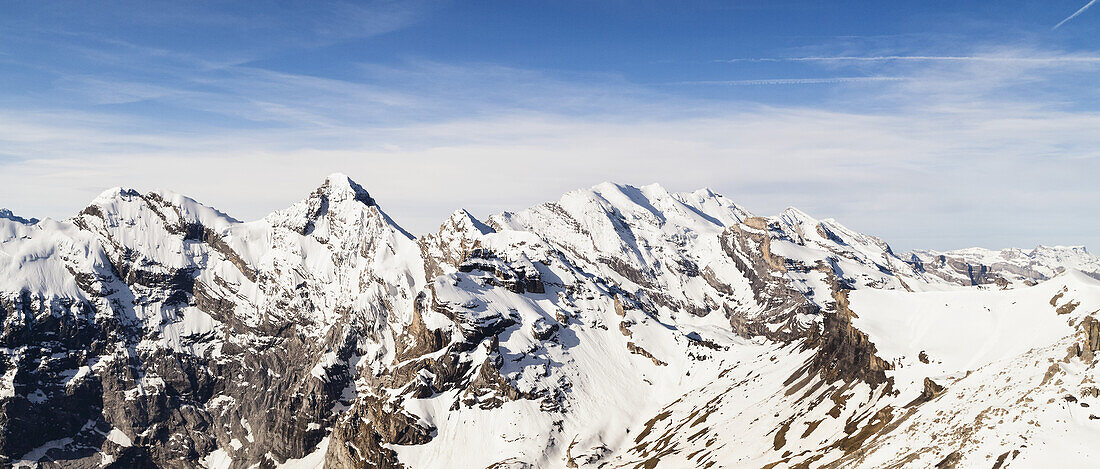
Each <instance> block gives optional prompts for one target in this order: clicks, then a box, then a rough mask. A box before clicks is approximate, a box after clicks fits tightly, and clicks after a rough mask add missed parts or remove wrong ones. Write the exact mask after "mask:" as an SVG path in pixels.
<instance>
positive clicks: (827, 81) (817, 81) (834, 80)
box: [676, 76, 908, 86]
mask: <svg viewBox="0 0 1100 469" xmlns="http://www.w3.org/2000/svg"><path fill="white" fill-rule="evenodd" d="M907 79H908V78H906V77H879V76H869V77H826V78H764V79H758V80H702V81H681V82H677V83H676V84H678V85H729V86H753V85H832V84H839V83H861V82H882V81H902V80H907Z"/></svg>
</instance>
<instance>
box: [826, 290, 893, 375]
mask: <svg viewBox="0 0 1100 469" xmlns="http://www.w3.org/2000/svg"><path fill="white" fill-rule="evenodd" d="M854 314H855V313H853V312H852V310H851V309H849V308H848V291H847V290H841V291H838V292H837V293H836V312H835V313H832V314H826V315H825V319H824V322H823V326H822V330H821V335H820V336H817V335H811V340H810V341H809V342H808V344H811V345H814V346H816V350H817V352H816V355H815V356H814V361H813V366H814V369H816V370H818V371H819V372H820V373H822V374H823V375H824V376H825V377H826V379H827V380H829V381H833V380H838V379H839V380H845V381H853V380H860V381H864V382H866V383H869V384H881V383H884V382H886V374H885V371H886V370H890V369H892V366H891V365H890V364H889V363H887V362H886V361H885V360H883V359H881V358H879V357H878V356H877V355H876V354H875V353H876V348H875V344H873V343H871V339H870V338H869V337H867V334H865V333H863V332H862V331H860V330H859V329H856V328H855V327H853V326H852V316H853V315H854Z"/></svg>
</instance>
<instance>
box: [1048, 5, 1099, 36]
mask: <svg viewBox="0 0 1100 469" xmlns="http://www.w3.org/2000/svg"><path fill="white" fill-rule="evenodd" d="M1096 1H1097V0H1090V1H1089V2H1088V3H1086V4H1085V6H1083V7H1081V9H1080V10H1077V11H1075V12H1073V14H1072V15H1069V17H1068V18H1066V19H1064V20H1062V22H1060V23H1058V24H1056V25H1054V27H1053V28H1050V29H1051V30H1055V29H1058V27H1059V26H1061V25H1063V24H1066V21H1069V20H1072V19H1074V18H1076V17H1077V15H1080V14H1081V13H1084V12H1085V10H1088V9H1089V7H1091V6H1092V4H1093V3H1096Z"/></svg>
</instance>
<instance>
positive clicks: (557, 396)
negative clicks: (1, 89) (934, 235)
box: [0, 175, 1100, 468]
mask: <svg viewBox="0 0 1100 469" xmlns="http://www.w3.org/2000/svg"><path fill="white" fill-rule="evenodd" d="M1052 252H1053V251H1052ZM1058 252H1061V251H1058ZM1048 254H1049V253H1048ZM1048 254H1042V255H1039V254H1036V255H1035V256H1032V259H1039V260H1036V261H1035V262H1037V263H1038V264H1034V266H1033V268H1034V269H1035V270H1036V271H1040V272H1046V271H1047V270H1043V269H1047V266H1045V264H1043V265H1040V264H1042V262H1040V261H1042V259H1047V258H1054V257H1051V256H1054V254H1049V255H1048ZM1044 256H1046V257H1044ZM1055 257H1056V256H1055ZM1043 262H1045V261H1043ZM951 265H953V264H950V262H949V260H948V257H944V263H943V265H942V266H940V267H938V268H936V269H940V270H939V271H943V272H946V270H943V269H955V268H956V267H958V268H962V267H961V265H956V267H950V266H951ZM1014 265H1015V264H1014ZM936 269H930V268H929V263H928V262H927V261H925V260H921V262H919V263H918V262H916V261H913V260H908V261H907V260H903V259H901V258H899V257H898V256H897V255H895V254H894V253H893V251H892V250H891V249H890V247H889V245H887V244H886V243H885V242H883V241H882V240H880V239H878V238H875V237H872V236H867V235H863V234H860V233H856V232H854V231H851V230H849V229H847V228H845V227H843V226H842V225H840V224H839V223H837V222H835V221H832V220H816V219H813V218H811V217H809V216H808V215H806V214H804V213H802V212H799V211H797V210H795V209H788V210H786V211H784V212H783V213H782V214H780V215H779V216H775V217H756V216H753V215H752V214H750V213H749V212H747V211H745V210H744V209H743V208H741V207H739V206H737V205H736V204H734V203H733V202H732V201H729V200H728V199H726V198H724V197H722V196H720V195H718V194H715V193H713V192H712V191H709V190H701V191H696V192H693V193H670V192H668V191H666V190H664V189H663V188H661V187H660V186H657V185H653V186H645V187H641V188H638V187H632V186H622V185H615V184H601V185H599V186H596V187H594V188H592V189H590V190H583V191H575V192H572V193H569V194H566V195H565V196H563V197H562V199H561V200H559V201H558V202H552V203H547V204H541V205H538V206H536V207H532V208H530V209H527V210H524V211H521V212H518V213H504V214H500V215H496V216H493V217H490V218H489V220H488V221H487V222H482V221H480V220H478V219H477V218H475V217H474V216H472V215H471V214H470V213H469V212H466V211H462V210H460V211H458V212H455V214H453V215H452V216H451V217H450V218H448V220H446V221H445V222H444V223H443V224H442V225H441V226H440V229H439V230H438V231H437V232H435V233H431V234H428V235H425V236H422V237H420V238H415V237H413V236H412V235H410V234H409V233H407V232H406V231H404V230H403V229H401V228H400V226H398V225H397V224H396V223H395V222H394V221H393V220H392V219H390V217H389V216H388V215H387V214H386V213H385V212H384V211H382V209H381V208H380V206H379V204H378V202H377V201H375V200H374V199H373V198H372V197H371V196H370V194H368V193H367V191H366V190H364V189H363V188H362V187H361V186H359V185H358V184H356V183H354V182H353V181H351V180H350V179H348V178H347V177H346V176H342V175H333V176H330V177H329V178H328V179H326V180H325V181H324V182H323V183H322V184H321V185H320V186H319V187H318V188H317V189H316V190H315V191H313V192H312V193H311V194H309V195H308V196H307V197H306V198H305V199H303V200H301V201H299V202H297V203H295V204H293V205H292V206H290V207H288V208H287V209H285V210H280V211H277V212H274V213H272V214H270V215H268V216H267V217H265V218H264V219H262V220H258V221H254V222H247V223H244V222H240V221H238V220H236V219H233V218H231V217H229V216H227V215H225V214H223V213H221V212H218V211H216V210H214V209H212V208H209V207H206V206H203V205H201V204H199V203H197V202H195V201H193V200H191V199H188V198H186V197H183V196H180V195H177V194H172V193H168V192H148V193H142V192H138V191H135V190H132V189H122V188H116V189H112V190H109V191H106V192H104V193H103V194H102V195H101V196H100V197H99V198H97V199H96V200H94V201H93V202H92V203H91V204H90V205H89V206H88V207H87V208H86V209H84V210H83V211H82V212H81V213H80V214H79V215H77V216H75V217H74V218H72V219H70V220H66V221H61V222H59V221H54V220H44V221H37V220H26V219H21V218H19V217H15V216H14V215H11V214H10V213H8V212H3V211H0V350H2V352H3V355H2V356H0V464H3V465H34V464H42V465H46V464H47V462H48V463H49V464H56V465H57V466H60V467H91V466H110V465H112V464H114V465H115V466H120V467H200V466H204V467H234V468H243V467H254V466H256V465H259V467H276V466H278V465H280V464H284V463H286V464H290V465H291V467H293V465H295V464H302V465H307V464H316V463H320V462H324V463H326V464H327V465H328V467H376V468H398V467H588V466H599V465H604V464H607V465H610V466H611V467H620V466H624V467H636V466H639V465H640V466H641V467H655V466H656V465H657V464H658V463H660V464H661V466H660V467H664V466H665V465H671V466H670V467H710V466H714V465H719V464H720V463H722V462H723V461H733V460H752V461H759V462H760V465H766V464H773V466H772V467H775V465H780V466H782V465H787V466H790V467H811V466H812V467H818V466H822V467H829V466H833V467H848V466H859V465H864V466H867V467H875V464H873V463H872V462H869V461H871V460H869V459H867V460H865V459H863V458H864V457H865V456H866V455H865V454H864V453H865V452H869V451H870V450H871V449H873V448H877V447H878V446H877V445H879V444H880V440H877V439H879V438H885V437H886V435H891V434H892V433H891V432H898V431H902V430H903V429H904V427H902V425H904V424H906V423H907V422H909V421H911V420H919V418H920V417H921V415H923V414H922V412H925V411H924V410H922V409H925V408H926V407H927V406H934V405H937V403H938V402H943V401H946V400H948V398H947V397H941V398H939V399H933V398H935V397H936V396H940V395H946V394H949V393H952V392H955V390H956V389H962V388H965V384H966V383H965V382H957V381H952V382H946V381H942V382H941V381H940V380H941V378H936V380H937V381H932V380H929V379H925V380H924V382H923V383H920V382H916V383H915V384H914V383H907V386H906V387H904V388H903V387H902V386H900V385H899V386H898V387H897V389H895V387H894V386H893V380H894V378H895V376H902V375H901V374H897V373H895V372H898V373H900V371H901V370H904V369H905V368H904V367H901V365H895V362H897V363H901V362H898V361H897V360H900V359H898V358H896V357H893V358H892V359H893V360H894V361H888V360H887V359H886V358H884V357H888V356H886V355H883V354H881V353H880V352H879V350H880V347H876V344H875V343H873V341H872V339H871V335H868V334H869V333H868V332H867V331H863V330H860V329H859V328H857V327H856V326H854V325H853V318H856V317H857V316H856V315H857V312H856V311H853V310H852V308H851V305H850V304H849V292H851V291H855V290H865V289H882V290H896V291H899V292H902V291H910V290H917V291H919V290H922V289H936V288H941V287H942V286H943V285H946V284H957V283H965V282H959V281H958V279H957V278H955V277H954V276H952V275H953V274H952V275H945V276H940V275H939V274H936V273H935V272H939V271H937V270H936ZM1003 271H1006V270H1005V268H1002V267H997V266H989V267H988V268H984V270H983V268H974V269H971V270H970V271H968V272H971V273H972V272H978V273H977V274H975V275H977V276H976V277H975V276H970V277H967V278H969V279H970V283H981V282H975V281H974V280H975V279H978V280H981V281H982V282H985V281H996V280H995V279H994V280H990V279H992V278H993V277H992V276H995V275H1000V272H1003ZM952 272H954V270H952ZM968 275H971V274H970V273H968ZM1006 278H1007V277H1006ZM1009 280H1011V281H1007V283H1004V282H1002V286H1004V287H1005V288H1013V287H1017V286H1019V282H1018V281H1017V280H1019V279H1017V278H1015V277H1013V278H1011V279H1009ZM1083 291H1084V290H1081V289H1080V288H1079V289H1077V290H1074V289H1072V288H1068V287H1067V288H1066V289H1064V292H1065V296H1064V297H1059V298H1057V300H1051V303H1050V308H1051V310H1050V311H1048V312H1049V313H1050V315H1051V316H1052V317H1056V318H1059V319H1058V320H1059V321H1063V322H1064V321H1071V322H1073V324H1075V326H1074V327H1076V328H1077V334H1078V336H1076V337H1075V339H1074V342H1072V343H1071V342H1064V343H1060V345H1059V347H1060V348H1059V350H1061V351H1063V352H1062V353H1063V354H1065V352H1064V351H1065V350H1066V347H1067V346H1071V344H1072V347H1075V348H1073V358H1080V360H1082V361H1084V362H1087V363H1091V362H1092V361H1093V358H1094V353H1095V352H1096V351H1098V350H1100V327H1097V322H1096V320H1095V319H1094V318H1093V314H1092V313H1091V311H1095V310H1096V309H1097V308H1098V306H1096V305H1094V304H1093V303H1092V299H1091V297H1090V296H1088V295H1087V294H1084V293H1082V292H1083ZM986 293H989V292H986ZM1002 293H1011V292H1002ZM1045 294H1046V297H1045V298H1044V299H1043V301H1046V300H1047V299H1049V298H1050V297H1051V295H1052V294H1053V293H1052V292H1047V293H1045ZM1069 304H1074V305H1075V306H1074V307H1073V308H1068V307H1067V306H1066V305H1069ZM868 331H872V332H873V330H872V329H868ZM881 349H882V350H889V348H887V347H883V348H881ZM921 357H922V358H921V359H919V360H915V361H914V362H913V363H909V362H905V366H909V367H915V366H923V367H928V368H927V369H922V372H925V371H927V373H926V374H923V375H921V376H941V375H949V374H948V373H947V372H946V371H944V370H938V369H933V368H934V367H937V366H941V361H942V359H943V353H941V352H936V351H935V350H933V353H930V354H923V353H922V355H921ZM1059 358H1061V357H1059ZM1039 361H1040V360H1033V362H1039ZM1068 361H1069V359H1068V358H1067V362H1064V363H1063V364H1065V363H1068ZM1027 363H1031V362H1027ZM1066 369H1068V370H1070V372H1071V371H1073V370H1075V369H1076V368H1073V367H1070V366H1069V365H1067V367H1066ZM956 371H957V370H956ZM967 371H969V370H967ZM1067 373H1069V372H1067V371H1065V370H1063V369H1062V368H1061V367H1058V366H1055V367H1054V368H1053V371H1051V376H1050V380H1049V382H1050V383H1051V384H1050V385H1051V386H1053V384H1052V383H1053V382H1056V380H1058V379H1062V380H1063V382H1064V383H1068V382H1069V381H1068V376H1069V375H1068V374H1067ZM951 376H955V375H951ZM1089 376H1091V375H1089ZM775 377H779V378H778V379H775ZM952 379H954V378H952ZM1088 379H1091V378H1088ZM1081 383H1082V386H1081V387H1080V389H1081V390H1082V397H1081V403H1086V404H1087V402H1085V401H1087V400H1090V399H1093V398H1094V397H1096V396H1095V394H1096V393H1094V392H1092V391H1089V389H1092V390H1094V389H1095V387H1092V388H1090V387H1089V386H1085V385H1084V384H1086V383H1089V381H1087V380H1086V379H1084V378H1082V379H1081ZM921 384H923V392H921ZM1047 384H1048V383H1047V382H1044V383H1043V385H1044V386H1046V385H1047ZM1066 386H1068V384H1067V385H1066ZM1073 389H1074V390H1073V391H1071V392H1076V389H1077V388H1073ZM910 391H911V392H910ZM960 392H961V391H960ZM905 393H909V394H905ZM914 398H917V399H915V400H914ZM902 400H905V402H901V401H902ZM910 401H914V404H913V405H912V406H909V407H906V406H905V405H906V403H907V402H910ZM731 419H732V420H731ZM734 428H735V429H737V431H731V429H734ZM953 428H954V427H953ZM960 431H961V430H960ZM738 438H744V440H738ZM750 439H751V440H750ZM750 441H751V442H753V443H752V444H749V443H750ZM758 441H763V442H765V444H764V445H763V446H761V445H759V444H755V442H758ZM871 442H874V445H872V444H871ZM748 448H756V449H759V448H771V449H764V450H761V451H762V452H759V453H753V454H742V453H737V451H746V449H748ZM756 449H753V451H756ZM956 449H957V448H952V449H951V451H955V450H956ZM723 451H724V453H723ZM937 451H940V452H938V453H936V455H935V457H936V458H938V460H944V458H945V457H947V453H948V452H946V451H941V450H937ZM960 454H961V453H960ZM929 457H931V456H929ZM966 457H968V456H967V455H965V454H962V455H961V456H959V457H958V458H961V459H958V460H959V461H964V462H966V461H970V460H969V459H965V458H966ZM302 458H307V459H306V460H302ZM1013 458H1014V459H1015V456H1013ZM918 459H919V458H918ZM918 459H914V461H917V460H918ZM938 460H937V461H932V462H930V463H928V464H925V466H927V465H930V464H935V463H936V462H938ZM303 461H309V462H308V463H307V462H303ZM920 461H924V460H920ZM894 462H897V461H894ZM898 465H905V464H901V463H899V464H898ZM960 467H962V466H960Z"/></svg>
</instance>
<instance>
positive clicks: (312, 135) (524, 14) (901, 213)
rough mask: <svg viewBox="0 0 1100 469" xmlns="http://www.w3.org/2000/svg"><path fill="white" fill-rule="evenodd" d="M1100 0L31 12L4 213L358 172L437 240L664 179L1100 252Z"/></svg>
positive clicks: (263, 186)
mask: <svg viewBox="0 0 1100 469" xmlns="http://www.w3.org/2000/svg"><path fill="white" fill-rule="evenodd" d="M1091 4H1092V2H1086V1H1083V0H1058V1H1011V2H996V3H995V2H968V4H965V5H961V4H957V2H934V3H922V4H885V3H883V2H856V1H852V2H839V3H836V4H833V5H829V6H826V5H823V4H821V3H820V2H808V1H786V2H739V3H736V4H735V5H734V6H730V5H727V4H725V3H724V2H715V1H700V0H696V1H689V2H676V3H672V2H656V1H647V2H640V3H627V2H610V3H603V4H599V5H593V4H590V3H589V2H579V1H565V2H538V3H535V2H524V3H515V2H479V4H478V5H469V4H463V3H459V2H448V1H427V0H423V1H421V0H416V1H411V2H393V1H378V2H314V3H310V2H291V3H287V4H283V5H281V8H279V9H274V8H270V7H269V6H268V4H266V3H263V2H235V3H224V2H197V3H189V4H186V5H179V4H176V3H171V2H159V1H152V2H145V1H143V2H137V1H135V2H119V3H114V4H112V5H109V6H107V5H95V4H89V3H86V2H75V1H73V2H51V3H48V4H46V3H45V2H34V3H26V4H11V5H6V6H4V7H3V9H4V14H3V15H0V207H5V208H10V209H12V210H13V211H14V212H15V213H16V214H18V215H22V216H27V217H39V218H42V217H53V218H67V217H69V216H71V215H73V214H75V213H76V212H78V211H79V210H80V208H81V207H83V206H84V205H86V204H87V203H88V202H89V201H90V200H92V199H93V198H94V197H95V196H96V194H98V193H100V192H101V191H103V190H104V189H106V188H108V187H111V186H127V187H134V188H137V189H139V190H149V189H168V190H172V191H175V192H179V193H182V194H186V195H188V196H191V197H193V198H195V199H197V200H199V201H200V202H202V203H205V204H208V205H211V206H214V207H216V208H218V209H220V210H223V211H225V212H227V213H229V214H230V215H232V216H234V217H237V218H240V219H244V220H250V219H257V218H260V217H262V216H264V215H265V214H266V213H268V212H270V211H272V210H276V209H279V208H283V207H285V206H287V205H289V204H290V203H292V202H293V201H296V200H299V199H301V198H302V197H304V196H305V195H306V194H308V192H309V191H310V190H312V189H313V188H314V187H315V186H317V185H318V184H319V183H320V181H321V180H322V179H323V178H324V176H325V175H326V174H328V173H332V172H342V173H346V174H348V175H350V176H351V177H352V178H353V179H355V180H356V181H358V182H359V183H361V184H362V185H363V186H364V187H365V188H366V189H367V190H368V191H370V192H371V194H372V195H373V196H374V197H375V198H376V199H377V200H378V201H379V203H380V204H381V205H382V206H383V207H384V208H385V209H386V211H387V212H388V213H389V214H390V215H391V216H392V217H393V218H394V219H395V220H396V221H397V222H398V223H400V224H401V225H402V226H404V227H405V228H407V229H409V230H410V231H412V232H413V233H424V232H427V231H432V230H434V229H435V228H436V227H438V225H439V223H440V222H441V221H442V220H443V219H444V218H445V217H446V216H447V215H448V214H449V213H450V212H451V211H453V210H455V209H456V208H460V207H462V208H466V209H468V210H470V211H471V212H472V213H474V214H475V215H477V216H485V215H488V214H490V213H496V212H500V211H503V210H519V209H522V208H525V207H527V206H530V205H533V204H536V203H539V202H543V201H549V200H556V199H558V198H559V197H560V195H561V194H562V193H564V192H567V191H569V190H573V189H578V188H583V187H588V186H592V185H594V184H596V183H599V182H601V181H615V182H619V183H624V184H633V185H644V184H649V183H652V182H658V183H660V184H662V185H663V186H664V187H666V188H668V189H669V190H670V191H688V190H694V189H698V188H701V187H710V188H712V189H714V190H715V191H716V192H720V193H722V194H724V195H726V196H728V197H730V198H731V199H733V200H735V201H736V202H738V203H739V204H741V205H743V206H745V207H746V208H748V209H749V210H752V211H753V212H755V213H758V214H774V213H778V212H779V211H781V210H782V209H783V208H784V207H787V206H796V207H798V208H800V209H802V210H803V211H805V212H807V213H809V214H811V215H813V216H815V217H819V218H828V217H832V218H836V219H838V220H839V221H840V222H842V223H844V224H845V225H847V226H850V227H852V228H853V229H857V230H859V231H862V232H866V233H870V234H874V235H877V236H880V237H882V238H884V239H885V240H887V241H889V242H890V243H891V244H892V245H894V246H895V248H897V249H898V250H909V249H914V248H930V249H940V250H945V249H953V248H962V247H969V246H975V245H979V246H984V247H989V248H1002V247H1009V246H1016V247H1023V248H1029V247H1033V246H1035V245H1037V244H1048V245H1053V244H1063V245H1077V244H1084V245H1087V246H1089V247H1092V248H1094V250H1095V249H1100V234H1098V233H1100V217H1097V216H1096V215H1097V214H1098V213H1100V210H1097V209H1096V207H1097V205H1098V203H1100V189H1097V184H1096V181H1097V175H1100V150H1098V149H1100V131H1098V129H1100V87H1097V86H1096V82H1097V77H1098V74H1097V72H1098V69H1100V38H1098V37H1097V35H1096V34H1095V33H1096V31H1097V28H1098V27H1100V9H1097V10H1093V9H1091V8H1089V6H1090V5H1091Z"/></svg>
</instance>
